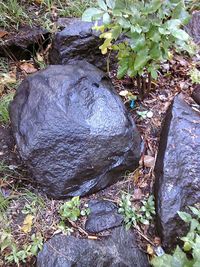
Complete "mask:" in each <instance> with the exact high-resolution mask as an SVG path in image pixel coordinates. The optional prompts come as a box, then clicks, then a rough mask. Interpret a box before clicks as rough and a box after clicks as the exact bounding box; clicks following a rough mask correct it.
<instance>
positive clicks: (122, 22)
mask: <svg viewBox="0 0 200 267" xmlns="http://www.w3.org/2000/svg"><path fill="white" fill-rule="evenodd" d="M117 22H118V23H119V25H120V26H122V28H124V29H128V28H130V27H131V24H130V22H129V21H128V20H127V19H125V18H123V17H120V18H118V20H117Z"/></svg>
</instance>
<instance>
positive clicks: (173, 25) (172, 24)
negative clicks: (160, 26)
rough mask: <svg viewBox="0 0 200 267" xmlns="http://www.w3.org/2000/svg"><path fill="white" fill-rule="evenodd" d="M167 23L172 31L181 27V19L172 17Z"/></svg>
mask: <svg viewBox="0 0 200 267" xmlns="http://www.w3.org/2000/svg"><path fill="white" fill-rule="evenodd" d="M166 25H167V28H168V29H169V30H170V31H171V30H175V29H178V28H179V27H180V25H181V21H180V20H179V19H171V20H168V21H167V23H166Z"/></svg>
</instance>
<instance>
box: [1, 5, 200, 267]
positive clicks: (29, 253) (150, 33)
mask: <svg viewBox="0 0 200 267" xmlns="http://www.w3.org/2000/svg"><path fill="white" fill-rule="evenodd" d="M115 2H116V3H117V4H118V8H117V10H116V8H115V6H114V3H115ZM135 2H136V6H135V7H133V6H132V5H127V3H128V1H127V2H126V1H112V0H106V1H95V0H74V1H72V0H71V1H65V0H57V1H56V0H55V1H53V0H33V1H32V0H31V1H25V0H24V1H23V0H21V1H20V0H19V1H17V0H8V1H1V0H0V28H1V29H0V36H3V35H4V34H8V33H9V34H11V35H14V34H15V33H17V32H20V28H21V26H25V25H29V26H30V27H32V26H34V25H40V26H41V27H45V28H46V29H47V30H49V31H55V30H57V28H56V25H55V24H56V21H57V19H58V18H59V17H65V16H69V17H81V15H82V13H83V12H84V11H85V10H86V9H87V8H90V9H89V10H87V11H86V12H85V13H84V15H83V17H84V19H87V20H88V19H89V20H90V19H95V20H96V19H99V18H100V17H101V18H103V25H102V26H100V27H99V26H98V27H96V29H98V30H100V31H101V34H102V35H101V38H102V39H103V40H105V42H104V44H103V46H102V47H101V50H102V52H103V53H107V54H108V55H109V54H110V52H112V51H113V50H114V52H115V53H117V55H118V56H117V58H118V62H119V69H118V71H117V69H115V70H113V71H110V72H109V73H108V75H109V77H110V78H111V79H112V83H113V84H114V87H115V89H116V91H117V92H118V93H119V95H120V96H121V98H122V100H123V101H124V103H125V105H126V106H127V108H128V109H129V112H130V114H131V116H132V117H133V118H134V120H135V122H136V124H137V127H138V129H139V131H140V133H141V135H142V139H143V141H144V151H143V153H142V157H141V161H140V165H139V167H138V169H137V170H136V171H135V172H134V173H127V174H125V177H124V180H123V181H121V182H118V183H117V184H115V185H113V186H111V187H109V188H107V189H105V190H103V191H102V192H99V193H97V194H95V195H91V196H88V197H84V198H79V197H75V198H72V199H67V200H65V201H63V200H62V201H61V200H52V199H47V197H46V196H45V195H44V194H42V193H41V192H40V191H38V189H37V188H35V186H34V185H33V184H31V183H30V179H29V175H30V174H29V173H27V170H26V168H25V167H24V166H23V165H22V163H21V162H20V161H19V156H18V153H17V150H16V147H15V144H13V141H11V140H12V137H11V136H10V134H9V129H10V122H9V113H8V106H9V103H10V101H11V99H12V97H13V95H14V93H15V91H16V88H17V86H18V84H19V83H20V82H21V80H22V79H24V78H25V77H26V76H27V75H29V74H31V73H33V72H35V71H37V70H39V69H41V68H44V67H46V66H47V65H48V61H46V58H48V50H47V57H46V58H45V59H44V55H43V53H40V52H38V51H36V53H35V54H34V55H33V56H32V57H31V58H30V59H29V60H25V61H20V60H17V59H16V58H14V57H13V56H12V59H11V58H10V57H9V58H7V54H5V55H4V56H5V57H1V58H0V251H1V252H0V266H9V267H11V266H36V256H37V254H38V252H39V251H40V250H41V249H42V247H43V244H44V242H45V241H47V240H48V239H49V238H51V237H52V236H54V235H55V234H59V233H63V234H66V235H75V236H80V237H83V238H88V236H89V237H90V235H89V234H88V233H87V232H86V231H85V230H84V224H85V221H86V218H87V216H88V215H89V212H90V211H89V209H88V207H87V203H88V201H89V200H90V199H96V198H97V199H106V200H110V201H113V202H114V203H115V204H116V205H117V206H118V212H119V213H120V214H122V215H123V217H124V227H126V228H127V229H129V228H132V229H135V230H136V232H137V235H138V236H137V239H138V243H139V244H140V246H141V247H142V249H143V251H146V252H147V254H148V255H149V258H150V260H151V259H153V260H152V265H153V266H155V267H157V266H161V267H162V266H167V265H166V264H169V263H170V264H171V265H170V267H172V266H174V265H173V264H175V266H176V264H179V266H180V267H185V266H187V267H189V266H194V267H197V266H198V265H199V209H198V208H197V207H190V208H189V209H188V211H189V213H187V214H186V213H183V212H180V213H179V215H180V217H181V218H182V219H183V221H185V223H187V224H188V225H189V224H190V231H189V232H188V234H187V235H186V236H185V237H183V238H182V241H183V242H184V245H183V248H182V247H181V246H180V248H177V249H176V250H175V252H172V253H171V254H164V255H163V256H161V257H155V256H156V255H157V254H158V253H157V251H156V250H155V249H154V248H155V247H159V248H160V247H161V246H162V243H161V240H160V238H159V237H158V236H157V234H156V231H155V224H154V217H155V207H154V199H153V196H152V193H153V183H154V163H155V158H156V155H157V151H158V143H159V138H160V130H161V124H162V121H163V118H164V116H165V114H166V111H167V109H168V107H169V106H170V104H171V101H172V100H173V98H174V96H175V95H176V94H178V93H179V92H182V93H183V94H184V96H185V97H186V99H187V101H188V103H191V106H192V107H193V108H194V109H196V110H197V111H198V107H197V105H196V104H195V103H194V102H192V101H191V99H190V97H189V96H190V95H191V93H192V88H193V84H199V83H200V81H199V62H197V61H196V62H195V63H194V62H193V60H192V59H191V57H189V55H188V53H182V52H179V50H178V53H177V52H175V50H174V48H175V49H177V48H181V50H182V49H184V50H185V51H189V52H192V50H193V47H192V46H189V47H188V44H189V45H190V41H191V40H190V39H189V37H188V35H187V34H186V33H185V32H183V25H184V24H185V23H186V21H187V20H188V13H187V12H189V13H190V14H191V10H192V11H193V10H197V9H198V8H199V5H198V1H185V4H186V6H184V1H178V0H177V1H163V2H162V1H154V0H153V1H135ZM143 2H146V3H148V4H147V5H143V6H142V5H141V3H143ZM167 3H171V4H172V6H167ZM99 6H100V7H99ZM172 7H173V8H172ZM91 8H92V9H91ZM94 8H95V9H94ZM165 8H166V9H165ZM138 12H139V13H142V14H143V15H142V18H143V19H142V20H138V21H137V19H138V15H137V14H138ZM130 13H131V14H130ZM153 13H154V14H155V15H153ZM95 14H97V16H96V15H95ZM133 14H134V16H133ZM93 15H94V17H93ZM170 16H172V17H170ZM149 18H151V19H149ZM134 19H135V20H134ZM147 20H148V21H149V23H146V21H147ZM130 24H131V25H130ZM145 27H146V28H145ZM121 34H126V35H127V36H126V37H127V38H131V40H132V41H131V43H130V42H127V41H126V39H125V40H123V39H122V41H121V40H120V36H121ZM5 36H6V35H5ZM133 37H134V38H133ZM0 38H1V41H2V40H4V37H0ZM134 40H135V41H134ZM116 41H118V42H117V43H115V42H116ZM120 42H121V43H120ZM172 43H174V46H173V45H171V44H172ZM175 44H176V45H175ZM171 48H173V50H171ZM147 50H148V51H147ZM140 51H142V52H140ZM150 51H151V52H150ZM145 53H146V54H145ZM172 54H173V57H172ZM145 55H146V56H145ZM166 60H167V61H166ZM46 62H47V63H46ZM127 62H128V63H127ZM119 78H120V79H119ZM150 81H151V88H150ZM138 89H139V92H138ZM145 90H146V93H147V92H148V91H149V95H148V96H146V97H145V98H144V99H143V100H141V99H140V98H142V97H144V95H145V92H144V91H145ZM139 93H140V97H138V95H139ZM7 138H8V140H7ZM2 140H3V141H2ZM7 141H8V142H7ZM122 192H123V193H122ZM190 214H192V215H190ZM106 234H108V233H106ZM102 235H104V233H103V234H102ZM91 238H93V239H98V238H101V235H92V237H91ZM180 238H181V237H180ZM166 261H167V263H166ZM174 262H175V263H174ZM177 262H178V263H177ZM195 264H196V265H195Z"/></svg>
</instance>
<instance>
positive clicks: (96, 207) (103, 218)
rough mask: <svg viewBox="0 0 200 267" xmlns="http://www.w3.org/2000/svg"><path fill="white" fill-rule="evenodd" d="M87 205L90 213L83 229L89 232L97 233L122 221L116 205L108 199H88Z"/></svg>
mask: <svg viewBox="0 0 200 267" xmlns="http://www.w3.org/2000/svg"><path fill="white" fill-rule="evenodd" d="M88 207H89V209H90V214H89V216H88V218H87V220H86V223H85V229H86V231H88V232H90V233H99V232H102V231H104V230H107V229H110V228H113V227H116V226H119V225H121V224H122V222H123V216H122V215H120V214H119V213H118V208H117V206H116V205H115V204H114V203H112V202H110V201H108V200H90V201H89V203H88Z"/></svg>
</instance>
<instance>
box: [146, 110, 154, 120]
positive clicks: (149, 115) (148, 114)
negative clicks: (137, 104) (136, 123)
mask: <svg viewBox="0 0 200 267" xmlns="http://www.w3.org/2000/svg"><path fill="white" fill-rule="evenodd" d="M152 117H153V112H152V111H148V112H147V118H149V119H150V118H152Z"/></svg>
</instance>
